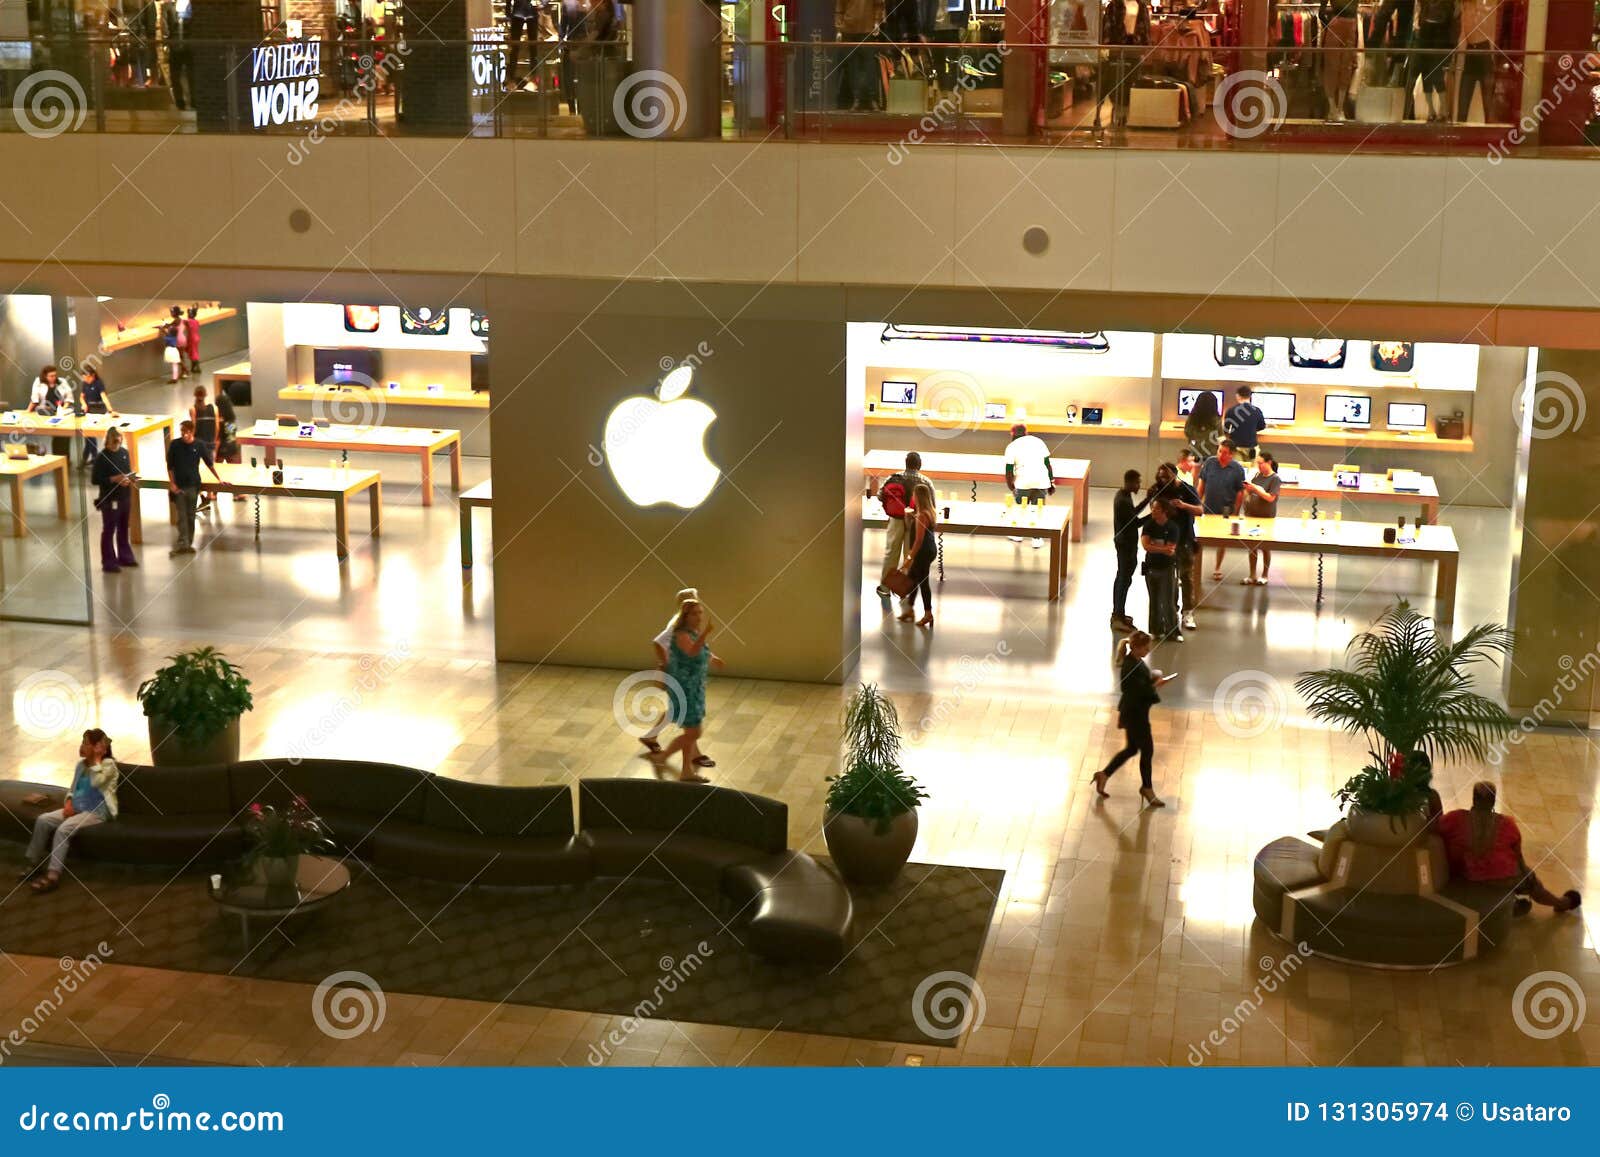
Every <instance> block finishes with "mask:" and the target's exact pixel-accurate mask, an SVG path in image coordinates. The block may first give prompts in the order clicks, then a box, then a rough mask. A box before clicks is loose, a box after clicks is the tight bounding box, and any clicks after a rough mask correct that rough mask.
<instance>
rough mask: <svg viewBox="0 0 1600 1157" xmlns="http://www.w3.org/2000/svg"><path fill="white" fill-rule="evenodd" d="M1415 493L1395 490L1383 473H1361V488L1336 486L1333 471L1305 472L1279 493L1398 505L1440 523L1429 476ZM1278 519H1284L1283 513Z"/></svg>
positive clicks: (1436, 491)
mask: <svg viewBox="0 0 1600 1157" xmlns="http://www.w3.org/2000/svg"><path fill="white" fill-rule="evenodd" d="M1417 483H1418V488H1417V489H1416V490H1396V489H1395V488H1394V483H1392V482H1390V481H1389V479H1388V478H1387V477H1386V476H1385V475H1383V474H1362V475H1361V485H1360V486H1359V487H1350V486H1337V485H1335V484H1334V480H1333V471H1332V470H1302V471H1300V477H1299V480H1298V481H1296V482H1294V483H1290V482H1287V481H1285V482H1284V483H1283V486H1282V487H1281V488H1280V489H1279V491H1278V496H1279V498H1280V499H1282V498H1318V499H1324V498H1325V499H1335V498H1338V499H1355V500H1358V501H1362V502H1366V501H1372V502H1399V503H1405V504H1407V505H1413V506H1417V507H1419V508H1420V509H1421V511H1422V515H1421V518H1422V521H1423V522H1438V521H1439V487H1438V485H1437V484H1436V483H1435V482H1434V480H1433V479H1432V478H1431V477H1430V476H1428V475H1426V474H1419V475H1418V476H1417ZM1278 517H1280V518H1282V517H1285V516H1284V515H1282V514H1280V515H1279V516H1278Z"/></svg>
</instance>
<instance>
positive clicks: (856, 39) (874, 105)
mask: <svg viewBox="0 0 1600 1157" xmlns="http://www.w3.org/2000/svg"><path fill="white" fill-rule="evenodd" d="M884 16H885V13H884V0H834V4H833V26H834V31H835V32H836V34H837V35H838V37H839V40H840V41H841V42H843V45H844V46H843V47H841V48H840V49H839V50H838V52H837V53H836V54H835V56H834V60H833V69H834V72H835V73H836V74H837V75H838V78H839V87H838V89H836V91H837V93H838V98H837V102H836V103H837V104H838V106H839V107H840V108H843V107H844V97H845V91H846V89H848V91H849V98H850V107H851V108H852V109H854V110H855V111H857V112H873V111H876V110H879V109H881V108H883V84H882V81H881V78H880V76H879V73H878V52H877V50H876V49H875V48H873V47H871V45H870V44H869V43H868V42H869V41H872V40H874V39H876V38H877V37H878V36H879V33H880V30H881V29H882V27H883V21H884Z"/></svg>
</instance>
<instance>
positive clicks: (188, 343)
mask: <svg viewBox="0 0 1600 1157" xmlns="http://www.w3.org/2000/svg"><path fill="white" fill-rule="evenodd" d="M198 314H199V310H197V309H195V308H194V307H193V306H190V307H189V316H188V319H187V320H185V322H184V323H183V331H184V332H183V338H184V343H183V344H184V349H185V350H186V351H187V352H188V354H189V370H190V372H191V373H193V374H194V375H195V376H196V377H199V375H200V318H199V316H198Z"/></svg>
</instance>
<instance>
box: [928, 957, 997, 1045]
mask: <svg viewBox="0 0 1600 1157" xmlns="http://www.w3.org/2000/svg"><path fill="white" fill-rule="evenodd" d="M988 1011H989V1006H988V1003H987V1002H986V1001H985V1000H984V999H983V989H982V988H981V987H979V985H978V982H977V980H975V979H974V978H973V977H971V976H968V975H967V974H966V973H965V972H935V973H934V974H933V975H932V976H927V977H924V978H923V980H922V983H921V984H919V985H917V990H916V991H915V992H914V993H912V994H911V1020H912V1022H913V1023H915V1024H916V1026H917V1029H918V1031H920V1032H921V1033H922V1035H923V1036H925V1037H928V1038H929V1039H931V1040H955V1038H956V1037H958V1036H960V1035H961V1034H962V1033H964V1032H966V1031H967V1029H969V1028H971V1029H972V1030H973V1031H977V1030H978V1029H979V1028H982V1027H983V1018H984V1016H985V1015H986V1014H987V1013H988Z"/></svg>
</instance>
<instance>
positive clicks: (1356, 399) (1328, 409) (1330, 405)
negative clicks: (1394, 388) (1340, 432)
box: [1322, 394, 1372, 426]
mask: <svg viewBox="0 0 1600 1157" xmlns="http://www.w3.org/2000/svg"><path fill="white" fill-rule="evenodd" d="M1322 420H1323V421H1324V422H1326V423H1328V425H1330V426H1370V425H1372V399H1371V398H1369V397H1367V396H1366V395H1365V394H1329V395H1328V396H1327V397H1326V398H1324V399H1322Z"/></svg>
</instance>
